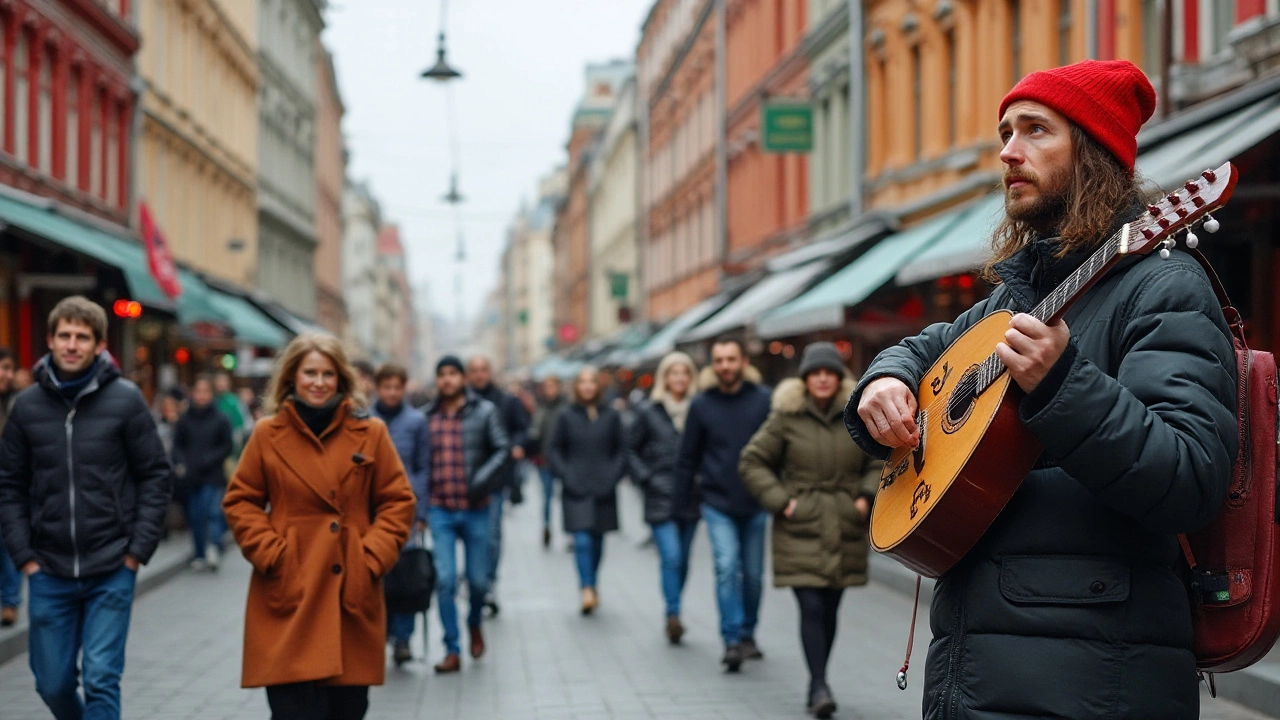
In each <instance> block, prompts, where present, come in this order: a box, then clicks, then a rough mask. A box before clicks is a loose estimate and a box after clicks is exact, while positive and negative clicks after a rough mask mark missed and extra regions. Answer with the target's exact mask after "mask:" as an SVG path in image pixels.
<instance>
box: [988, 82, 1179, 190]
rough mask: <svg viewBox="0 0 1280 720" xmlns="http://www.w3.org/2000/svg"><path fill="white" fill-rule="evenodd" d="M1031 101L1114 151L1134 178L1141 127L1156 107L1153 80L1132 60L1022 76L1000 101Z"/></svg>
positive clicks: (1002, 106)
mask: <svg viewBox="0 0 1280 720" xmlns="http://www.w3.org/2000/svg"><path fill="white" fill-rule="evenodd" d="M1018 100H1031V101H1033V102H1038V103H1041V104H1042V105H1046V106H1048V107H1051V108H1053V109H1054V110H1057V111H1058V112H1060V113H1062V114H1063V115H1065V116H1066V117H1067V119H1068V120H1070V121H1071V122H1073V123H1075V124H1076V125H1079V126H1080V129H1081V130H1084V131H1085V132H1086V133H1088V134H1089V136H1090V137H1092V138H1093V139H1094V140H1097V141H1098V143H1099V144H1101V145H1102V146H1103V147H1105V148H1106V149H1108V150H1110V151H1111V154H1112V155H1115V156H1116V159H1117V160H1119V161H1120V164H1121V165H1123V166H1124V167H1125V169H1126V170H1128V171H1129V174H1130V175H1132V174H1133V163H1134V160H1135V159H1136V158H1137V156H1138V140H1137V135H1138V129H1139V128H1141V127H1142V125H1143V123H1145V122H1146V121H1147V120H1150V119H1151V114H1152V113H1154V112H1155V109H1156V91H1155V89H1154V88H1152V87H1151V82H1150V81H1149V80H1147V76H1146V75H1144V74H1143V73H1142V71H1141V70H1139V69H1138V68H1137V67H1136V66H1135V65H1134V64H1133V63H1131V62H1129V61H1128V60H1085V61H1084V62H1078V63H1076V64H1074V65H1066V66H1064V67H1060V68H1054V69H1052V70H1042V71H1040V72H1034V73H1031V74H1030V75H1028V76H1026V77H1024V78H1022V82H1019V83H1018V84H1017V85H1016V86H1015V87H1014V88H1013V89H1012V90H1010V91H1009V94H1008V95H1005V96H1004V100H1003V101H1002V102H1001V103H1000V115H999V117H1001V118H1003V117H1004V112H1005V110H1007V109H1008V107H1009V105H1011V104H1013V103H1014V102H1016V101H1018Z"/></svg>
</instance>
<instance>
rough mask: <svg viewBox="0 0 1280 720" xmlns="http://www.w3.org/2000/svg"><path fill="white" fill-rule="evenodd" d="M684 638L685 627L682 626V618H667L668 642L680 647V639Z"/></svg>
mask: <svg viewBox="0 0 1280 720" xmlns="http://www.w3.org/2000/svg"><path fill="white" fill-rule="evenodd" d="M682 637H684V625H681V624H680V618H678V617H676V616H675V615H670V616H668V617H667V640H668V641H669V642H670V643H671V644H672V645H679V644H680V638H682Z"/></svg>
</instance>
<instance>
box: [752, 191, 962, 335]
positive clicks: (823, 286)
mask: <svg viewBox="0 0 1280 720" xmlns="http://www.w3.org/2000/svg"><path fill="white" fill-rule="evenodd" d="M961 217H962V212H950V213H947V214H945V215H942V216H940V217H936V218H932V219H930V220H928V221H926V222H924V223H923V224H921V225H917V226H916V227H913V228H910V229H908V230H904V231H902V232H900V233H897V234H894V235H890V236H889V237H887V238H885V239H883V240H881V241H880V242H879V243H877V244H876V245H875V246H874V247H872V248H871V249H870V250H867V251H866V252H865V253H863V254H862V255H861V256H859V257H858V259H857V260H854V261H853V262H851V263H849V264H848V265H846V266H845V267H844V268H843V269H841V270H840V271H838V272H837V273H836V274H834V275H832V276H831V277H829V278H827V279H826V280H823V281H822V282H821V283H818V285H816V286H815V287H814V288H813V289H812V290H809V291H808V292H806V293H805V294H803V295H801V296H800V297H798V298H796V299H795V300H792V301H791V302H789V303H787V304H786V305H783V306H782V307H779V308H777V309H776V310H774V311H773V312H770V313H769V314H767V315H765V316H764V317H763V318H761V319H760V320H759V321H758V322H757V323H756V334H757V335H758V336H760V337H762V338H765V339H768V338H775V337H788V336H792V335H798V334H800V333H805V332H812V331H814V330H830V329H834V328H838V327H840V326H841V325H842V324H843V323H844V308H846V307H849V306H852V305H857V304H858V303H860V302H862V301H863V300H865V299H867V296H869V295H870V294H871V293H873V292H875V291H876V289H878V288H879V287H880V286H882V285H884V284H885V283H887V282H889V281H890V280H891V279H893V276H894V275H895V274H897V272H898V270H899V269H900V268H901V267H902V266H903V264H904V263H906V262H907V260H909V259H910V258H912V257H913V256H914V255H915V254H916V253H918V252H921V251H922V250H925V249H926V248H928V247H930V246H931V245H932V244H933V243H934V242H936V241H937V240H938V239H940V238H941V237H942V236H943V235H944V234H946V232H947V231H948V230H949V229H951V227H952V226H954V225H955V224H956V223H957V222H958V221H959V220H960V218H961ZM768 307H769V306H767V305H766V306H765V307H761V308H760V311H763V310H766V309H767V308H768Z"/></svg>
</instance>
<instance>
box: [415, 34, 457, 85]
mask: <svg viewBox="0 0 1280 720" xmlns="http://www.w3.org/2000/svg"><path fill="white" fill-rule="evenodd" d="M444 54H445V48H444V31H441V32H440V44H439V46H438V47H437V48H436V64H435V65H432V66H431V67H429V68H427V69H426V70H423V71H422V77H424V78H428V79H430V80H436V81H438V82H448V81H450V80H456V79H457V78H460V77H462V73H460V72H458V71H457V70H454V69H453V67H451V66H450V65H449V61H448V60H445V57H444Z"/></svg>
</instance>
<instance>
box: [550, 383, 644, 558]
mask: <svg viewBox="0 0 1280 720" xmlns="http://www.w3.org/2000/svg"><path fill="white" fill-rule="evenodd" d="M551 438H552V439H551V448H550V451H549V453H548V455H547V459H548V461H549V462H550V463H551V471H552V472H554V473H555V476H556V477H558V478H560V479H561V481H562V482H563V483H564V490H563V492H562V493H561V499H562V502H563V504H564V529H565V532H578V531H586V532H595V533H604V532H611V531H613V530H617V529H618V497H617V487H618V483H619V482H621V481H622V476H623V474H624V473H625V472H626V461H627V448H626V438H625V437H624V435H623V430H622V416H621V415H619V414H618V411H616V410H614V409H613V408H611V407H609V406H607V405H601V406H600V407H599V414H598V415H597V417H596V419H595V420H594V421H593V420H592V419H591V418H590V417H588V416H587V409H586V408H585V407H583V406H582V405H579V404H577V403H574V404H572V405H570V406H569V407H568V408H566V409H565V411H564V412H562V413H560V417H558V418H556V427H555V431H554V432H553V433H552V436H551Z"/></svg>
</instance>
